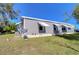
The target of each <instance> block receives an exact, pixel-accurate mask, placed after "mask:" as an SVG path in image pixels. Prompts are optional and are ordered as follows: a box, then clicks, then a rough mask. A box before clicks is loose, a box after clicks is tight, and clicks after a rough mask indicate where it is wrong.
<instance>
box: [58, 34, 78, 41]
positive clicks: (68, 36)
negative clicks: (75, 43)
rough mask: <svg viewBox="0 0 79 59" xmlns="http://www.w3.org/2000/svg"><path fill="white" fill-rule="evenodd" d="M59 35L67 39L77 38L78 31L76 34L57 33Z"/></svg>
mask: <svg viewBox="0 0 79 59" xmlns="http://www.w3.org/2000/svg"><path fill="white" fill-rule="evenodd" d="M57 36H59V37H63V38H65V39H68V40H79V33H76V34H64V35H57Z"/></svg>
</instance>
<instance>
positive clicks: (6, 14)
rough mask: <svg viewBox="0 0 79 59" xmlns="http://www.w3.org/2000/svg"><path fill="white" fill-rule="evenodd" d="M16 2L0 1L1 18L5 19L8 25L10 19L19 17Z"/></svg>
mask: <svg viewBox="0 0 79 59" xmlns="http://www.w3.org/2000/svg"><path fill="white" fill-rule="evenodd" d="M13 6H14V4H11V3H5V4H4V3H0V18H1V19H0V20H1V21H4V22H5V24H6V25H7V23H8V22H7V20H8V19H14V18H17V16H18V12H17V11H16V10H14V8H13Z"/></svg>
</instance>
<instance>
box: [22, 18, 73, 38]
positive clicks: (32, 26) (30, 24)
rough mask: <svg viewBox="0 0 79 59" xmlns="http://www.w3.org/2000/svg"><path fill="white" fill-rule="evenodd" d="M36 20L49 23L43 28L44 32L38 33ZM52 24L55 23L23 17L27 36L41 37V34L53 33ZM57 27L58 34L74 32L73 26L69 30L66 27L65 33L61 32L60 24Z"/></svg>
mask: <svg viewBox="0 0 79 59" xmlns="http://www.w3.org/2000/svg"><path fill="white" fill-rule="evenodd" d="M38 22H44V23H46V24H48V25H49V26H46V27H45V30H46V32H45V33H39V28H38ZM53 24H56V23H53V22H48V21H39V20H29V19H27V18H25V19H23V29H24V30H27V33H26V35H27V36H28V37H41V36H51V35H55V33H54V28H53ZM57 27H58V31H59V33H58V34H59V35H62V34H71V33H74V27H71V30H68V29H67V32H66V33H63V32H62V27H61V24H58V25H57ZM33 35H34V36H33Z"/></svg>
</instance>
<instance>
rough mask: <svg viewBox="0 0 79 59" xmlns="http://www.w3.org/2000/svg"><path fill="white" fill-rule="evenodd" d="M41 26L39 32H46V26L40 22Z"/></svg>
mask: <svg viewBox="0 0 79 59" xmlns="http://www.w3.org/2000/svg"><path fill="white" fill-rule="evenodd" d="M38 26H39V33H45V32H46V31H45V26H41V25H40V24H38Z"/></svg>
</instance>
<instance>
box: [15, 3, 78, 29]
mask: <svg viewBox="0 0 79 59" xmlns="http://www.w3.org/2000/svg"><path fill="white" fill-rule="evenodd" d="M76 5H77V4H74V3H16V4H14V9H15V10H19V16H29V17H34V18H41V19H47V20H52V21H58V22H64V19H66V18H69V17H67V16H66V15H65V13H66V12H67V13H68V14H69V15H71V14H72V12H73V10H74V8H75V6H76ZM14 21H15V22H18V21H20V19H19V18H18V20H14ZM66 23H70V24H73V25H76V26H77V28H79V25H78V24H76V21H75V19H74V17H71V18H70V20H68V21H67V22H66Z"/></svg>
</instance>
